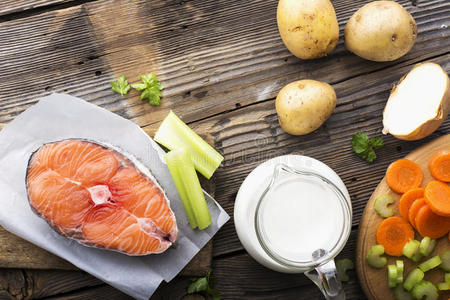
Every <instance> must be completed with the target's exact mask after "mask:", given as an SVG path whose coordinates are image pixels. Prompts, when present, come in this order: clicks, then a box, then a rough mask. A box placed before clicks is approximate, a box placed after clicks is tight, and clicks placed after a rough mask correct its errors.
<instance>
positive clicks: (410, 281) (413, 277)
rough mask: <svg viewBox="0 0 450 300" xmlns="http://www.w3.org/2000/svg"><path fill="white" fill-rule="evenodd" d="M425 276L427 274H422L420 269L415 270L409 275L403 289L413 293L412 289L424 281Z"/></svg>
mask: <svg viewBox="0 0 450 300" xmlns="http://www.w3.org/2000/svg"><path fill="white" fill-rule="evenodd" d="M424 276H425V273H423V272H422V270H420V269H414V270H412V271H411V272H409V273H408V276H406V279H405V282H404V283H403V287H404V288H405V290H407V291H411V290H412V288H413V287H414V286H415V285H416V284H417V283H419V282H420V281H422V279H423V277H424Z"/></svg>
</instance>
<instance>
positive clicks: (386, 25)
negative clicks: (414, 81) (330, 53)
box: [344, 1, 417, 61]
mask: <svg viewBox="0 0 450 300" xmlns="http://www.w3.org/2000/svg"><path fill="white" fill-rule="evenodd" d="M344 35H345V46H346V47H347V49H348V50H350V51H351V52H353V53H355V54H356V55H358V56H360V57H362V58H365V59H368V60H373V61H392V60H396V59H397V58H399V57H401V56H403V55H405V54H406V53H408V51H409V50H411V48H412V47H413V45H414V43H415V41H416V37H417V25H416V21H414V18H413V17H412V16H411V15H410V14H409V13H408V12H407V11H406V9H404V8H403V7H402V6H401V5H400V4H398V3H396V2H394V1H374V2H370V3H368V4H366V5H364V6H363V7H361V8H360V9H358V11H356V12H355V13H354V14H353V16H352V17H351V18H350V20H349V21H348V23H347V25H346V26H345V34H344Z"/></svg>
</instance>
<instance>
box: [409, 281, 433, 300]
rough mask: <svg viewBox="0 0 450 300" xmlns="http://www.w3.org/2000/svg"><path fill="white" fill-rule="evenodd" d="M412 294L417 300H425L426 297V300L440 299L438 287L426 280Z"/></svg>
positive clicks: (416, 286) (415, 287)
mask: <svg viewBox="0 0 450 300" xmlns="http://www.w3.org/2000/svg"><path fill="white" fill-rule="evenodd" d="M411 293H412V295H413V297H414V298H415V299H423V297H425V299H426V300H436V299H437V298H438V297H439V293H438V289H437V288H436V286H435V285H434V284H432V283H431V282H429V281H426V280H422V281H421V282H419V283H418V284H416V285H415V286H414V288H413V290H412V292H411Z"/></svg>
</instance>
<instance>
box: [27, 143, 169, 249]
mask: <svg viewBox="0 0 450 300" xmlns="http://www.w3.org/2000/svg"><path fill="white" fill-rule="evenodd" d="M26 186H27V194H28V201H29V203H30V206H31V207H32V209H33V211H34V212H35V213H37V214H38V215H39V216H40V217H42V218H43V219H45V220H46V221H47V223H48V224H49V225H50V226H51V227H52V228H53V229H54V230H55V231H57V232H58V233H59V234H61V235H63V236H65V237H68V238H72V239H75V240H77V241H78V242H80V243H82V244H84V245H87V246H91V247H96V248H104V249H108V250H113V251H118V252H121V253H125V254H127V255H132V256H138V255H147V254H152V253H162V252H164V251H165V250H166V249H167V248H169V247H170V246H171V245H172V243H173V242H175V240H176V239H177V234H178V228H177V223H176V220H175V215H174V213H173V212H172V210H171V209H170V206H169V200H168V199H167V197H166V195H165V193H164V191H163V189H162V188H161V187H160V186H159V184H158V183H157V181H156V179H155V178H154V177H153V176H152V174H151V172H150V171H149V170H148V169H147V168H146V167H145V166H144V165H142V163H140V162H139V161H138V160H137V159H135V158H134V157H132V156H131V155H125V154H123V153H121V152H119V150H117V149H115V148H112V147H108V146H105V145H102V144H99V143H97V142H92V141H87V140H82V139H67V140H62V141H58V142H53V143H49V144H45V145H43V146H42V147H40V148H39V149H38V150H36V151H35V152H34V153H33V154H32V155H31V157H30V159H29V162H28V168H27V174H26Z"/></svg>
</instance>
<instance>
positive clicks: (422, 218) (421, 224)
mask: <svg viewBox="0 0 450 300" xmlns="http://www.w3.org/2000/svg"><path fill="white" fill-rule="evenodd" d="M415 222H416V228H417V231H418V232H419V233H420V235H421V236H423V237H425V236H428V237H430V238H432V239H438V238H440V237H443V236H445V235H447V233H448V230H449V229H450V218H449V217H443V216H439V215H436V214H435V213H434V212H433V211H432V210H431V208H430V207H429V206H428V205H424V206H422V208H421V209H420V210H419V212H418V213H417V215H416V221H415Z"/></svg>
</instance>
